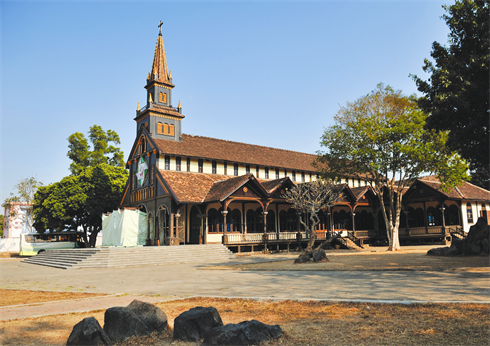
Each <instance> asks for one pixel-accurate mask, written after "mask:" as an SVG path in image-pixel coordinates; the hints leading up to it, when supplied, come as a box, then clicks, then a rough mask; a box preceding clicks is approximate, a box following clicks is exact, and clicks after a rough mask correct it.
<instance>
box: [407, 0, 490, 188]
mask: <svg viewBox="0 0 490 346" xmlns="http://www.w3.org/2000/svg"><path fill="white" fill-rule="evenodd" d="M443 8H444V9H445V10H446V12H447V14H445V15H443V16H442V18H443V19H444V20H445V21H446V23H447V25H448V27H449V29H450V33H449V42H448V43H449V47H446V46H442V45H441V44H439V43H438V42H434V43H433V44H432V52H431V53H430V55H431V56H432V58H433V59H434V62H435V65H434V64H433V63H432V62H431V61H429V60H428V59H425V61H424V66H423V67H422V69H423V70H424V71H425V72H427V73H429V74H430V77H429V80H428V81H424V80H422V79H421V78H419V77H417V76H413V75H412V77H413V79H414V80H415V83H416V84H417V87H418V90H419V91H420V92H422V93H423V94H424V96H423V97H421V98H420V99H419V101H418V103H419V106H420V108H421V109H422V110H424V111H425V112H426V113H429V117H428V119H427V127H428V128H431V129H436V130H450V131H451V132H450V133H449V139H448V142H447V145H448V146H449V147H450V148H451V149H452V150H458V151H459V153H460V154H461V156H462V157H464V158H465V159H466V160H468V161H469V163H470V171H471V176H472V179H471V182H472V183H474V184H476V185H479V186H481V187H484V188H487V189H488V188H489V186H490V171H489V157H490V155H489V148H490V143H489V137H490V136H489V116H490V109H489V102H488V101H489V95H490V79H489V66H488V65H489V60H490V50H489V40H490V36H489V32H490V19H489V18H490V10H489V2H488V1H468V0H465V1H456V2H455V4H454V5H451V6H448V5H444V6H443Z"/></svg>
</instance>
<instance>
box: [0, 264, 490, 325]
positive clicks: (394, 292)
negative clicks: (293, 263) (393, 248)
mask: <svg viewBox="0 0 490 346" xmlns="http://www.w3.org/2000/svg"><path fill="white" fill-rule="evenodd" d="M296 256H297V255H295V254H283V255H272V256H271V255H269V256H247V257H241V258H238V259H235V260H229V261H226V262H221V263H215V264H214V265H219V264H233V263H255V262H263V261H268V260H278V259H293V258H294V257H296ZM0 273H1V284H0V288H8V289H29V290H45V291H72V292H91V293H105V294H110V295H112V296H110V297H107V298H95V299H88V300H82V301H80V302H79V303H76V304H75V303H74V302H70V303H63V302H61V303H48V304H38V305H35V306H33V307H31V308H28V307H25V306H23V307H6V308H2V309H0V319H4V320H5V319H10V318H15V317H12V316H18V315H19V314H21V315H22V316H24V317H27V316H41V315H46V314H54V313H62V312H71V311H90V310H94V309H105V308H108V307H111V306H115V305H127V303H128V302H129V301H131V300H132V299H134V297H135V296H140V298H139V299H142V300H147V301H149V302H157V301H162V300H169V299H178V298H186V297H193V296H203V297H233V298H235V297H242V298H257V299H295V300H308V299H315V300H330V301H339V300H340V301H378V302H406V303H411V302H413V303H415V302H479V303H490V273H489V272H488V271H483V272H472V271H464V270H463V271H440V272H436V271H396V270H394V271H235V270H216V269H213V270H209V269H206V266H203V265H198V264H175V265H165V266H163V265H162V266H144V267H126V268H97V269H72V270H62V269H55V268H50V267H44V266H38V265H32V264H27V263H22V262H21V261H20V260H7V261H0ZM114 295H116V296H114ZM142 296H144V297H142ZM126 301H128V302H126ZM36 306H37V307H36ZM21 310H22V311H21ZM66 310H69V311H66ZM12 314H13V315H12ZM15 314H17V315H15Z"/></svg>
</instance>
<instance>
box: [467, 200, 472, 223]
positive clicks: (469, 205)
mask: <svg viewBox="0 0 490 346" xmlns="http://www.w3.org/2000/svg"><path fill="white" fill-rule="evenodd" d="M466 218H467V219H468V223H473V208H472V207H471V204H470V203H466Z"/></svg>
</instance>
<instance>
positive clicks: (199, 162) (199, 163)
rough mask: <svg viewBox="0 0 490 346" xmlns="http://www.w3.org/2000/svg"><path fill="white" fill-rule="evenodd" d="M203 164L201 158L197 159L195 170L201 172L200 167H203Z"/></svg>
mask: <svg viewBox="0 0 490 346" xmlns="http://www.w3.org/2000/svg"><path fill="white" fill-rule="evenodd" d="M203 165H204V162H203V160H202V159H199V160H197V166H198V167H197V170H198V172H199V173H202V167H203Z"/></svg>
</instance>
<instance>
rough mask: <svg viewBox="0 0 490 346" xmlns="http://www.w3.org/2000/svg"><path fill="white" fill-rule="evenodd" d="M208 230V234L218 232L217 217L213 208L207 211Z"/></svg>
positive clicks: (216, 212)
mask: <svg viewBox="0 0 490 346" xmlns="http://www.w3.org/2000/svg"><path fill="white" fill-rule="evenodd" d="M208 229H209V232H219V215H218V211H217V210H216V209H214V208H212V209H209V211H208Z"/></svg>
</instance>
